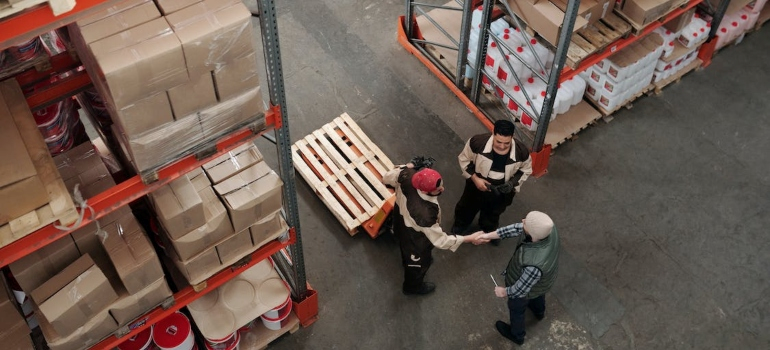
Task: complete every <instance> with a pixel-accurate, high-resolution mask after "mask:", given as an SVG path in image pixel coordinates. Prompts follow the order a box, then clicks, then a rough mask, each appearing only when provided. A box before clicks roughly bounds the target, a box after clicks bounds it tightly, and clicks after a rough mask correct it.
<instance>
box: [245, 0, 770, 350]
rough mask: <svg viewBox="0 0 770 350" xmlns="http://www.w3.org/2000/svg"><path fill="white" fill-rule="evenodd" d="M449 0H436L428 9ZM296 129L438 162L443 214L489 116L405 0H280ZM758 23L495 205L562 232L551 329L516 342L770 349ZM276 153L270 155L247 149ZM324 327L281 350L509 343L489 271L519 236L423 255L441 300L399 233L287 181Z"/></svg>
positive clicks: (449, 210)
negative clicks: (408, 278) (404, 262)
mask: <svg viewBox="0 0 770 350" xmlns="http://www.w3.org/2000/svg"><path fill="white" fill-rule="evenodd" d="M431 2H434V3H441V2H443V1H431ZM277 3H278V5H277V6H278V13H279V25H278V27H279V34H280V40H281V50H282V57H283V70H284V74H285V82H286V96H287V102H288V111H289V115H288V117H289V122H290V131H291V136H292V139H293V140H297V139H300V138H302V137H304V136H305V135H307V134H309V133H311V132H312V131H314V130H316V129H318V128H320V127H321V126H322V125H323V124H326V123H328V122H330V121H331V120H332V119H333V118H335V117H337V116H339V115H340V114H341V113H343V112H347V113H348V114H350V115H351V116H352V117H353V119H355V121H356V122H357V123H358V124H359V125H360V126H361V128H362V129H363V130H364V131H365V132H366V133H367V134H368V135H369V136H370V138H371V139H372V140H373V141H374V142H375V143H376V144H377V145H379V146H380V148H381V149H382V150H383V151H384V152H385V153H386V154H387V155H388V156H389V157H390V158H391V159H392V160H393V161H394V162H395V163H399V162H406V161H408V159H409V158H410V157H412V156H413V155H418V154H424V155H431V156H433V157H434V158H436V159H437V160H438V161H439V162H438V164H437V169H438V170H439V171H440V172H441V173H442V174H443V175H444V178H445V181H446V183H447V186H446V187H447V191H446V192H445V194H443V195H442V197H441V198H440V202H441V205H442V208H443V222H442V226H443V227H444V228H445V229H448V228H449V227H450V226H451V224H452V219H453V209H454V204H455V203H456V201H457V200H458V199H459V196H460V193H461V191H462V184H463V181H462V179H461V176H460V171H459V168H458V166H457V164H456V157H457V154H458V152H459V151H460V150H461V148H462V146H463V143H464V140H465V139H467V138H468V137H470V136H472V135H473V134H475V133H479V132H483V131H485V129H484V128H483V126H482V125H481V124H480V123H479V122H478V121H477V120H476V119H475V118H474V117H473V115H472V114H470V113H469V112H468V111H467V109H466V108H465V107H464V105H463V104H462V103H461V102H460V101H459V100H458V99H457V98H456V97H455V96H454V95H453V94H452V93H451V92H449V90H448V89H447V88H446V87H445V86H444V85H443V84H442V83H440V82H439V80H438V79H437V78H436V77H435V76H434V75H432V74H431V73H430V72H429V71H428V70H427V69H426V68H425V67H424V66H423V65H422V64H421V63H420V62H419V61H418V60H417V59H415V58H414V57H413V56H411V55H410V54H409V53H408V52H407V51H405V50H404V48H402V47H401V46H400V45H399V44H398V43H397V41H396V25H397V17H398V16H399V15H401V14H402V13H403V11H404V5H403V4H404V3H403V1H394V0H390V1H372V0H367V1H351V0H335V1H332V0H320V1H278V2H277ZM768 53H770V30H769V29H767V28H764V29H763V30H760V31H759V32H756V33H753V34H751V35H749V36H748V37H747V38H746V39H745V41H744V42H743V43H742V44H740V45H738V46H736V47H732V48H729V49H727V50H724V51H723V52H722V53H720V54H719V55H718V56H717V57H716V58H715V60H714V62H713V64H712V65H711V66H709V67H708V68H706V69H704V70H701V71H696V72H694V73H691V74H689V75H688V76H686V77H685V78H684V79H682V81H681V82H680V83H679V84H675V85H672V86H670V87H667V88H666V89H665V90H664V93H663V94H662V95H660V96H652V97H643V98H641V99H640V100H638V101H637V102H635V103H634V107H633V109H631V110H625V109H624V110H621V111H620V112H618V113H617V114H616V115H615V119H614V120H613V121H612V122H610V123H608V124H605V123H603V122H600V123H598V124H597V125H595V126H593V127H591V128H589V129H588V130H585V131H583V132H582V133H581V134H580V135H579V139H577V140H574V141H571V142H568V143H566V144H564V145H562V146H561V147H559V148H558V149H557V150H556V152H555V154H554V155H553V156H552V158H551V164H550V167H549V174H548V175H546V176H544V177H541V178H537V179H535V178H533V179H530V180H529V181H527V182H526V183H525V184H524V186H523V188H522V192H521V193H520V194H519V195H518V196H517V197H516V199H515V202H514V204H513V206H511V207H510V208H509V209H508V211H507V212H506V213H505V214H504V216H503V220H502V222H503V223H512V222H514V221H517V220H519V219H520V218H521V217H523V216H524V215H525V214H526V212H528V211H529V210H535V209H536V210H542V211H544V212H546V213H549V214H550V215H551V216H552V217H553V218H554V220H555V222H556V224H557V225H558V227H559V229H560V230H559V232H560V234H561V237H562V242H563V243H562V246H563V250H562V260H561V270H560V276H559V279H558V282H557V284H556V286H555V287H554V289H553V290H552V292H551V293H550V294H549V295H548V298H547V302H548V312H547V317H546V319H545V320H543V321H541V322H539V323H535V322H534V318H533V317H531V316H532V315H531V314H528V316H527V317H528V322H529V327H528V330H527V342H526V344H525V345H524V346H522V347H521V348H525V349H768V348H770V331H768V330H770V319H769V318H768V313H769V312H770V268H768V266H770V253H768V249H770V243H768V242H769V241H770V240H769V239H768V238H769V237H768V235H767V234H766V233H765V234H762V233H761V232H766V230H767V228H768V227H770V216H768V212H770V175H769V174H770V166H768V164H770V155H769V154H770V153H768V151H770V137H768V135H770V118H769V117H768V113H767V111H768V109H770V98H769V97H770V84H769V81H770V60H767V57H768ZM259 144H260V146H261V148H262V149H263V151H264V152H265V153H268V158H269V159H270V158H272V161H273V162H274V160H275V156H274V155H273V154H271V153H272V152H270V151H269V150H270V149H271V148H270V147H272V146H268V145H267V144H266V142H265V141H264V140H262V141H260V142H259ZM297 188H298V196H299V204H300V214H301V218H302V221H301V228H302V240H303V243H304V257H305V265H306V271H307V278H308V280H309V282H310V283H311V284H312V285H313V287H314V288H315V289H316V290H317V291H318V295H319V316H320V318H319V319H318V321H317V322H315V323H314V324H313V325H311V326H310V327H307V328H302V329H300V330H299V331H298V332H296V333H295V334H293V335H291V336H287V337H284V338H282V339H280V340H278V341H276V342H275V343H273V344H272V345H271V347H272V348H275V349H512V348H516V347H517V346H516V345H514V344H513V343H511V342H510V341H508V340H506V339H504V338H502V337H501V336H500V335H499V334H498V333H497V332H496V331H495V329H494V323H495V321H496V320H498V319H502V320H505V319H507V317H508V314H507V308H506V305H505V302H504V301H503V300H502V299H499V298H496V297H495V296H494V294H493V285H492V282H491V281H490V278H489V274H490V273H495V274H496V273H498V272H499V271H501V270H502V269H503V268H504V266H505V264H506V263H507V261H508V259H509V257H510V254H511V253H512V249H513V248H514V247H513V246H511V245H509V244H507V243H508V242H505V241H504V242H503V243H502V244H501V246H499V247H493V246H479V247H476V246H473V245H464V246H462V247H461V248H460V249H459V250H458V251H457V252H456V253H451V252H449V251H441V250H436V251H434V258H435V263H434V265H433V267H432V268H431V270H430V272H429V273H428V280H429V281H433V282H435V283H436V284H437V290H436V292H435V293H434V294H432V295H430V296H426V297H407V296H404V295H403V294H401V288H400V286H401V281H402V270H401V266H400V263H399V253H398V247H397V245H396V243H395V241H394V240H393V238H392V237H391V236H389V235H388V236H381V237H379V238H378V239H374V240H373V239H371V238H369V237H368V236H367V235H366V234H358V235H356V236H354V237H351V236H349V235H348V233H347V232H346V231H345V229H344V228H343V227H342V226H341V225H340V224H339V223H338V222H337V221H336V219H335V218H334V216H332V214H331V213H330V212H329V210H328V209H327V208H326V207H325V206H324V205H323V203H322V202H321V200H320V199H319V198H318V197H317V196H316V195H315V194H314V193H313V192H312V190H311V189H310V187H309V186H308V185H307V184H306V183H305V182H304V181H303V180H302V178H301V177H299V175H297Z"/></svg>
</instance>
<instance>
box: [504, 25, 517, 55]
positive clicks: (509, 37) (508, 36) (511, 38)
mask: <svg viewBox="0 0 770 350" xmlns="http://www.w3.org/2000/svg"><path fill="white" fill-rule="evenodd" d="M506 30H508V31H509V32H508V33H504V34H503V42H504V43H505V45H508V47H509V48H511V50H516V48H517V47H519V46H521V39H520V38H519V37H518V36H517V35H515V34H514V33H512V32H511V30H510V29H506Z"/></svg>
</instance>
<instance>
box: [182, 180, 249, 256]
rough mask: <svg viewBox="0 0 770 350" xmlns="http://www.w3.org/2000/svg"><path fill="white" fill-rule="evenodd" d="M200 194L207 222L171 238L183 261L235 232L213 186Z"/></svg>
mask: <svg viewBox="0 0 770 350" xmlns="http://www.w3.org/2000/svg"><path fill="white" fill-rule="evenodd" d="M204 177H205V176H204ZM199 194H200V196H201V199H202V200H203V209H204V216H205V218H206V224H205V225H203V226H201V227H199V228H197V229H195V230H192V231H190V232H189V233H187V234H185V235H183V236H181V237H179V238H173V239H171V244H172V245H173V246H174V250H175V252H176V254H177V257H178V258H179V259H181V260H182V261H187V260H190V259H193V258H194V257H195V256H196V255H198V254H199V253H201V252H203V251H205V250H206V249H207V248H209V247H213V246H215V245H216V244H217V243H218V242H220V241H221V240H223V239H225V238H226V237H228V236H232V234H233V233H234V232H235V231H234V230H233V225H232V223H231V222H230V218H229V217H228V216H227V211H226V210H225V206H224V205H223V204H222V201H220V200H219V197H217V195H216V194H215V193H214V190H213V189H212V188H211V187H206V188H204V189H203V190H201V191H200V192H199Z"/></svg>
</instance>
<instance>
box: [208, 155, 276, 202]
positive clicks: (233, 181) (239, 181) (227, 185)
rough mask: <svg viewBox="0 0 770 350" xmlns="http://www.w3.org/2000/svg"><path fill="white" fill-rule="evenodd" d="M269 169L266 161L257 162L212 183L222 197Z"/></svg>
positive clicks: (254, 179)
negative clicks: (219, 181)
mask: <svg viewBox="0 0 770 350" xmlns="http://www.w3.org/2000/svg"><path fill="white" fill-rule="evenodd" d="M271 171H272V170H271V169H270V167H269V166H268V165H267V163H265V162H259V163H257V164H254V165H252V166H250V167H248V168H246V169H243V170H242V171H241V172H240V173H238V174H237V175H235V176H232V177H230V178H229V179H227V180H225V181H223V182H221V183H218V184H216V185H214V190H215V191H216V192H217V194H218V195H220V196H222V197H224V196H227V195H228V194H231V193H233V192H235V191H237V190H239V189H241V188H244V187H246V186H248V185H249V184H251V183H253V182H255V181H257V180H259V179H260V178H262V177H263V176H265V175H267V174H269V173H270V172H271Z"/></svg>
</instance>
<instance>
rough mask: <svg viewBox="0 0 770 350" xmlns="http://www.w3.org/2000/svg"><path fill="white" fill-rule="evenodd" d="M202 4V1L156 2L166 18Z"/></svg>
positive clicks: (156, 0)
mask: <svg viewBox="0 0 770 350" xmlns="http://www.w3.org/2000/svg"><path fill="white" fill-rule="evenodd" d="M198 2H200V0H155V3H156V4H157V5H158V9H160V12H161V13H163V15H164V16H167V15H170V14H172V13H174V12H176V11H179V10H181V9H183V8H185V7H188V6H190V5H193V4H195V3H198Z"/></svg>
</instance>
